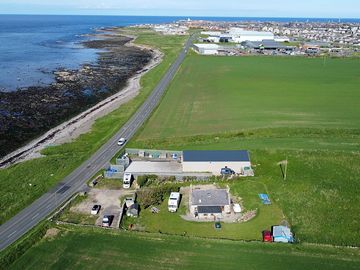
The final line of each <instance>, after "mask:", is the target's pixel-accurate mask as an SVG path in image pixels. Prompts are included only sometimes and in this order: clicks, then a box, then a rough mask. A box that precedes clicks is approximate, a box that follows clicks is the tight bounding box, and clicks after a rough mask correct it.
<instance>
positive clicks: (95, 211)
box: [91, 204, 101, 215]
mask: <svg viewBox="0 0 360 270" xmlns="http://www.w3.org/2000/svg"><path fill="white" fill-rule="evenodd" d="M100 208H101V205H99V204H95V205H94V206H93V207H92V208H91V214H92V215H97V214H98V213H99V211H100Z"/></svg>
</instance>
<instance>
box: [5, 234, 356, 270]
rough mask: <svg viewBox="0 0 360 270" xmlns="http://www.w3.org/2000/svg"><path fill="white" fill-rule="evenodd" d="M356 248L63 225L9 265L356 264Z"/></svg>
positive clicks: (274, 266) (191, 266)
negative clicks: (181, 235) (168, 234)
mask: <svg viewBox="0 0 360 270" xmlns="http://www.w3.org/2000/svg"><path fill="white" fill-rule="evenodd" d="M359 255H360V254H359V251H358V250H351V249H339V248H325V247H316V246H302V245H281V244H278V245H276V244H263V243H244V242H236V241H227V240H219V239H217V240H205V239H196V238H188V237H180V236H166V235H159V234H141V233H136V234H135V233H130V234H128V233H116V232H114V233H111V232H109V231H102V230H99V229H95V230H91V229H77V228H71V227H68V229H62V232H61V234H60V235H59V236H57V237H56V238H54V239H45V240H42V241H41V242H40V243H39V244H37V245H36V246H34V247H33V248H31V249H30V250H29V251H28V252H27V253H26V254H25V255H24V256H23V257H21V258H20V259H19V260H18V261H17V262H16V263H15V264H13V265H12V266H11V267H10V268H8V269H22V270H23V269H299V270H303V269H309V270H311V269H327V270H328V269H337V270H338V269H346V270H350V269H358V267H359V263H360V260H359V258H360V256H359Z"/></svg>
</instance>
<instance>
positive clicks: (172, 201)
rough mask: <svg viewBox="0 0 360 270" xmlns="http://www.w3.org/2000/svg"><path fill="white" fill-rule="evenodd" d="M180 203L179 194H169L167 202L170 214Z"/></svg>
mask: <svg viewBox="0 0 360 270" xmlns="http://www.w3.org/2000/svg"><path fill="white" fill-rule="evenodd" d="M179 202H180V193H179V192H171V194H170V198H169V201H168V209H169V211H170V212H176V211H177V209H178V207H179Z"/></svg>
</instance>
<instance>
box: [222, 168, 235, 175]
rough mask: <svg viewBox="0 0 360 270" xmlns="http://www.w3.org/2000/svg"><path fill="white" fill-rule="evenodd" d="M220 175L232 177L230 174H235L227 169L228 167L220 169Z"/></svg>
mask: <svg viewBox="0 0 360 270" xmlns="http://www.w3.org/2000/svg"><path fill="white" fill-rule="evenodd" d="M220 173H221V174H222V175H232V174H235V172H234V171H233V170H232V169H230V168H228V167H225V168H222V169H221V171H220Z"/></svg>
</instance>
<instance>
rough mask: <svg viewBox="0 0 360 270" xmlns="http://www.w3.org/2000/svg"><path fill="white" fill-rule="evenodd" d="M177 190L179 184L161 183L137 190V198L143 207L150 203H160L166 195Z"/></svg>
mask: <svg viewBox="0 0 360 270" xmlns="http://www.w3.org/2000/svg"><path fill="white" fill-rule="evenodd" d="M179 190H180V186H179V185H177V184H171V185H162V186H158V187H155V188H145V189H142V190H140V191H138V192H137V198H138V200H139V202H140V204H141V205H142V206H143V207H144V208H148V207H149V206H151V205H159V204H161V203H162V202H163V200H164V197H165V196H166V195H168V194H170V193H171V192H177V191H179Z"/></svg>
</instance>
